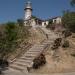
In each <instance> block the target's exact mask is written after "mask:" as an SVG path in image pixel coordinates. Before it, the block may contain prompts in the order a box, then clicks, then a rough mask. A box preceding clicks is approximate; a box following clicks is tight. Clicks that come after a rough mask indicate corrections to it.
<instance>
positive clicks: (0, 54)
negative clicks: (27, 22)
mask: <svg viewBox="0 0 75 75" xmlns="http://www.w3.org/2000/svg"><path fill="white" fill-rule="evenodd" d="M29 36H30V35H29V31H28V27H25V26H24V25H22V23H20V24H19V25H17V24H16V23H14V22H8V23H6V24H5V25H4V30H3V31H1V30H0V58H3V59H4V58H5V59H7V58H8V57H9V55H10V54H11V53H12V52H15V51H16V48H17V47H18V45H19V44H20V43H21V42H23V41H25V40H26V41H25V42H26V43H27V39H28V37H29Z"/></svg>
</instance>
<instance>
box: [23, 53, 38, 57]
mask: <svg viewBox="0 0 75 75" xmlns="http://www.w3.org/2000/svg"><path fill="white" fill-rule="evenodd" d="M36 55H37V54H25V55H24V56H25V57H35V56H36Z"/></svg>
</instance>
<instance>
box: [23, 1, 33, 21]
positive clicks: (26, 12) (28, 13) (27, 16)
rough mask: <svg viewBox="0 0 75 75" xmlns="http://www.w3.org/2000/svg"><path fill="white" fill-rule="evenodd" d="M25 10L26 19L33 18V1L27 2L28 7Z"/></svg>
mask: <svg viewBox="0 0 75 75" xmlns="http://www.w3.org/2000/svg"><path fill="white" fill-rule="evenodd" d="M24 10H25V17H24V19H25V20H29V19H30V18H31V16H32V6H31V2H30V1H28V2H27V3H26V7H25V9H24Z"/></svg>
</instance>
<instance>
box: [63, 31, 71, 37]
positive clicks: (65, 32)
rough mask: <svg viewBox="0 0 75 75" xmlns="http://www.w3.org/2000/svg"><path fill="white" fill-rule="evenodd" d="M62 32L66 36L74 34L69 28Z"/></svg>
mask: <svg viewBox="0 0 75 75" xmlns="http://www.w3.org/2000/svg"><path fill="white" fill-rule="evenodd" d="M62 34H63V35H64V37H65V38H66V37H69V36H71V35H72V33H71V31H69V30H65V31H63V32H62Z"/></svg>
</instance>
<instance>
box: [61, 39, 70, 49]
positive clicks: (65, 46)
mask: <svg viewBox="0 0 75 75" xmlns="http://www.w3.org/2000/svg"><path fill="white" fill-rule="evenodd" d="M62 47H63V48H67V47H69V42H68V41H67V40H66V41H64V43H63V45H62Z"/></svg>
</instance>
